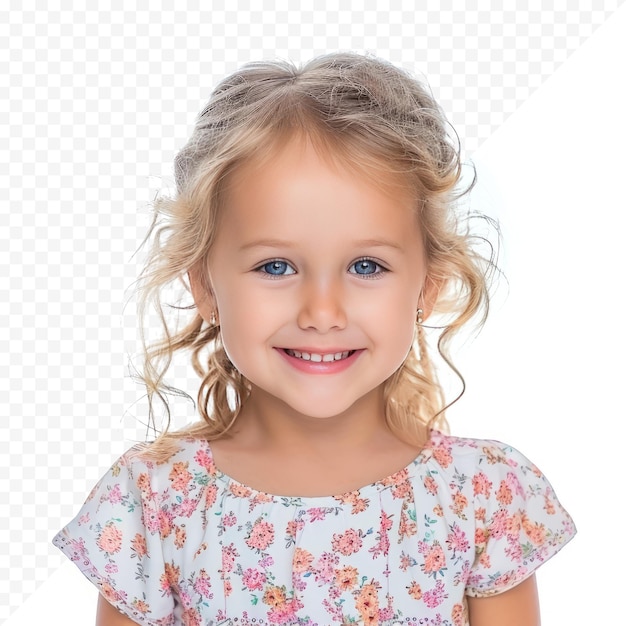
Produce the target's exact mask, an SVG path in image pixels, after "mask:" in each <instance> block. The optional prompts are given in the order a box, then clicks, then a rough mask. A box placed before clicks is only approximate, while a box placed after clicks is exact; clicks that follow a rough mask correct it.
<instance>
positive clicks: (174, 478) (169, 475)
mask: <svg viewBox="0 0 626 626" xmlns="http://www.w3.org/2000/svg"><path fill="white" fill-rule="evenodd" d="M216 471H217V470H216V468H215V464H214V463H213V456H212V455H211V449H210V446H209V443H208V442H207V441H206V440H203V439H192V438H188V439H176V440H173V441H172V442H170V444H169V445H168V448H167V452H166V453H164V452H163V449H162V448H155V447H154V445H153V444H150V443H148V444H145V443H140V444H136V445H134V446H133V447H132V448H130V449H129V450H127V451H126V452H125V453H124V454H123V455H122V456H121V457H120V458H119V459H117V461H115V463H114V464H113V466H112V467H111V470H110V471H109V472H108V474H109V475H110V476H120V477H125V478H127V480H129V481H130V482H133V483H135V484H137V485H138V486H139V487H140V488H142V487H143V486H145V483H146V482H149V483H150V485H151V486H152V488H153V489H155V490H159V491H160V490H163V489H165V488H171V487H172V485H173V484H174V486H175V487H176V486H181V484H182V483H186V482H189V481H191V480H199V481H200V482H203V483H206V477H207V475H208V476H214V475H215V474H216Z"/></svg>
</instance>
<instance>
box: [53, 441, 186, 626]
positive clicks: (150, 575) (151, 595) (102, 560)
mask: <svg viewBox="0 0 626 626" xmlns="http://www.w3.org/2000/svg"><path fill="white" fill-rule="evenodd" d="M151 482H152V481H151V464H150V463H143V462H141V461H140V460H138V459H137V458H136V456H135V455H133V454H132V451H131V454H128V453H127V454H126V455H124V456H122V457H121V458H120V459H119V460H118V461H116V462H115V463H114V464H113V466H112V467H111V469H109V471H108V472H107V473H106V474H105V475H104V476H103V477H102V478H101V479H100V481H99V482H98V484H97V485H96V486H95V487H94V488H93V490H92V492H91V493H90V494H89V496H88V498H87V501H86V502H85V504H84V505H83V507H82V508H81V509H80V511H79V513H78V515H77V516H76V517H75V518H74V519H73V520H72V521H71V522H70V523H69V524H68V525H67V526H65V527H64V528H63V529H62V530H61V531H60V532H59V533H58V534H57V535H56V536H55V537H54V539H53V540H52V543H53V544H54V545H55V546H56V547H57V548H59V549H60V550H61V551H62V552H63V553H64V554H65V555H66V556H67V557H68V558H70V559H71V560H72V561H73V562H74V563H75V564H76V565H77V566H78V567H79V568H80V570H81V571H82V572H83V574H84V575H85V576H86V577H87V579H88V580H90V581H91V582H92V583H94V584H95V585H96V587H98V590H99V591H100V593H101V594H102V595H103V596H104V597H105V598H106V600H108V601H109V602H110V603H111V604H112V605H113V606H115V607H117V609H118V610H119V611H121V612H122V613H124V614H125V615H127V616H128V617H129V618H130V619H132V620H133V621H135V622H137V623H138V624H145V625H149V626H167V625H170V624H174V622H175V620H174V600H173V597H172V594H171V590H170V586H169V584H168V580H167V573H166V566H165V563H164V557H163V551H162V543H161V540H160V535H159V532H158V511H159V507H158V502H157V493H156V492H155V491H153V489H152V485H151Z"/></svg>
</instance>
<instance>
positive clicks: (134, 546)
mask: <svg viewBox="0 0 626 626" xmlns="http://www.w3.org/2000/svg"><path fill="white" fill-rule="evenodd" d="M130 549H131V550H132V551H133V552H134V553H135V554H136V555H137V556H138V557H139V558H143V557H144V556H146V555H147V554H148V546H147V545H146V538H145V537H144V536H143V535H141V534H140V533H137V534H136V535H135V537H134V538H133V540H132V541H131V542H130Z"/></svg>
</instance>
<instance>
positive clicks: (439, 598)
mask: <svg viewBox="0 0 626 626" xmlns="http://www.w3.org/2000/svg"><path fill="white" fill-rule="evenodd" d="M447 597H448V594H447V593H445V588H444V586H443V581H442V580H438V581H437V584H436V585H435V588H434V589H429V590H428V591H426V592H425V593H424V595H423V599H424V604H425V605H426V606H427V607H428V608H429V609H434V608H437V607H438V606H439V605H440V604H441V603H442V602H443V601H444V600H445V599H446V598H447Z"/></svg>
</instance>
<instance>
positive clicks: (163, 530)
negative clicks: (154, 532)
mask: <svg viewBox="0 0 626 626" xmlns="http://www.w3.org/2000/svg"><path fill="white" fill-rule="evenodd" d="M172 521H173V515H172V514H171V513H170V512H169V511H164V510H163V509H161V510H160V511H159V533H160V534H161V539H165V537H169V535H170V533H171V532H172Z"/></svg>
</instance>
